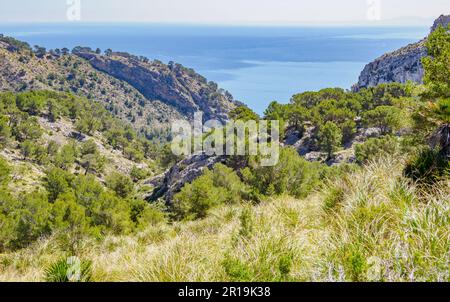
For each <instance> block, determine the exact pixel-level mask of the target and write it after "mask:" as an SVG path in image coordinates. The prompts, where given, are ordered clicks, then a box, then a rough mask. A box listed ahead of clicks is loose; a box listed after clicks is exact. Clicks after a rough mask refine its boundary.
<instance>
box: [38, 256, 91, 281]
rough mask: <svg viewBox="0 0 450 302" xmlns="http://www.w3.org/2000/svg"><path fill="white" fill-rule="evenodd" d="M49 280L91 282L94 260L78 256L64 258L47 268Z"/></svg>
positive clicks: (46, 273) (46, 276)
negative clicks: (80, 258)
mask: <svg viewBox="0 0 450 302" xmlns="http://www.w3.org/2000/svg"><path fill="white" fill-rule="evenodd" d="M44 277H45V281H47V282H90V281H92V262H91V261H86V260H79V259H78V258H76V257H70V258H67V259H66V258H62V259H60V260H58V261H56V262H55V263H53V264H51V265H49V266H48V267H47V268H46V269H45V276H44Z"/></svg>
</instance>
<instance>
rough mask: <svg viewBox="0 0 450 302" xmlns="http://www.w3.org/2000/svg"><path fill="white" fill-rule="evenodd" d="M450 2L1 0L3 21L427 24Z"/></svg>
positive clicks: (449, 11) (447, 8) (446, 9)
mask: <svg viewBox="0 0 450 302" xmlns="http://www.w3.org/2000/svg"><path fill="white" fill-rule="evenodd" d="M441 14H450V0H38V1H36V0H0V22H12V23H21V22H149V23H150V22H151V23H190V24H223V25H240V24H263V25H295V24H301V25H308V24H311V25H322V24H323V25H329V24H338V25H339V24H345V25H349V24H362V23H364V24H365V23H373V24H385V23H386V24H397V23H398V24H408V25H415V24H416V25H419V24H420V25H422V24H429V23H430V20H433V19H435V18H437V17H438V16H439V15H441Z"/></svg>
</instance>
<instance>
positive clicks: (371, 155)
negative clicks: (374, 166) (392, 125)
mask: <svg viewBox="0 0 450 302" xmlns="http://www.w3.org/2000/svg"><path fill="white" fill-rule="evenodd" d="M398 148H399V143H398V140H397V139H396V138H395V137H393V136H385V137H382V138H369V139H368V140H367V141H366V142H365V143H363V144H359V145H356V146H355V156H356V160H357V161H358V163H360V164H364V163H367V162H369V161H370V160H373V159H375V158H376V157H378V156H381V155H391V154H394V153H395V152H396V151H397V150H398Z"/></svg>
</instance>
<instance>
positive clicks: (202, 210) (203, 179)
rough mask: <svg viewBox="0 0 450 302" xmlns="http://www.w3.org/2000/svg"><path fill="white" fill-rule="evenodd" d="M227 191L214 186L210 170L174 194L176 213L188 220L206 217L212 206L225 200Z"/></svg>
mask: <svg viewBox="0 0 450 302" xmlns="http://www.w3.org/2000/svg"><path fill="white" fill-rule="evenodd" d="M225 192H226V190H225V189H221V188H217V187H216V186H214V181H213V172H212V171H210V170H208V171H206V172H205V173H204V174H203V175H202V176H200V177H199V178H197V179H196V180H195V181H193V182H192V183H191V184H187V185H185V186H184V187H183V189H182V190H181V191H180V192H179V193H178V194H176V195H175V196H174V212H175V215H176V217H177V218H181V219H188V220H195V219H201V218H205V217H206V215H207V213H208V211H209V210H210V209H211V208H213V207H215V206H217V205H219V204H221V203H224V202H225V198H226V197H225V196H224V195H225V194H224V193H225Z"/></svg>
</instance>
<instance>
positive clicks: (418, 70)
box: [352, 15, 450, 91]
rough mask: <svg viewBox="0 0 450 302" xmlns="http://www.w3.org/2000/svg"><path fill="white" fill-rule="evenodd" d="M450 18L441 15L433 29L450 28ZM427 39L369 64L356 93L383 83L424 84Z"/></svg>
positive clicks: (356, 86) (355, 86)
mask: <svg viewBox="0 0 450 302" xmlns="http://www.w3.org/2000/svg"><path fill="white" fill-rule="evenodd" d="M449 23H450V16H445V15H441V16H440V17H439V18H438V19H436V21H434V24H433V26H432V28H431V32H433V31H435V30H436V29H437V28H438V26H439V25H442V26H448V24H449ZM426 39H427V38H425V39H423V40H421V41H419V42H417V43H413V44H410V45H408V46H405V47H402V48H400V49H399V50H396V51H393V52H391V53H387V54H385V55H383V56H381V57H379V58H377V59H375V61H373V62H371V63H369V64H367V65H366V66H365V67H364V70H363V71H362V72H361V75H360V76H359V80H358V83H357V84H355V85H354V86H353V88H352V89H353V90H354V91H358V90H360V89H362V88H367V87H373V86H377V85H378V84H382V83H392V82H397V83H406V82H408V81H412V82H414V83H422V80H423V76H424V69H423V66H422V58H423V57H425V56H426V55H427V50H426V47H425V42H426Z"/></svg>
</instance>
